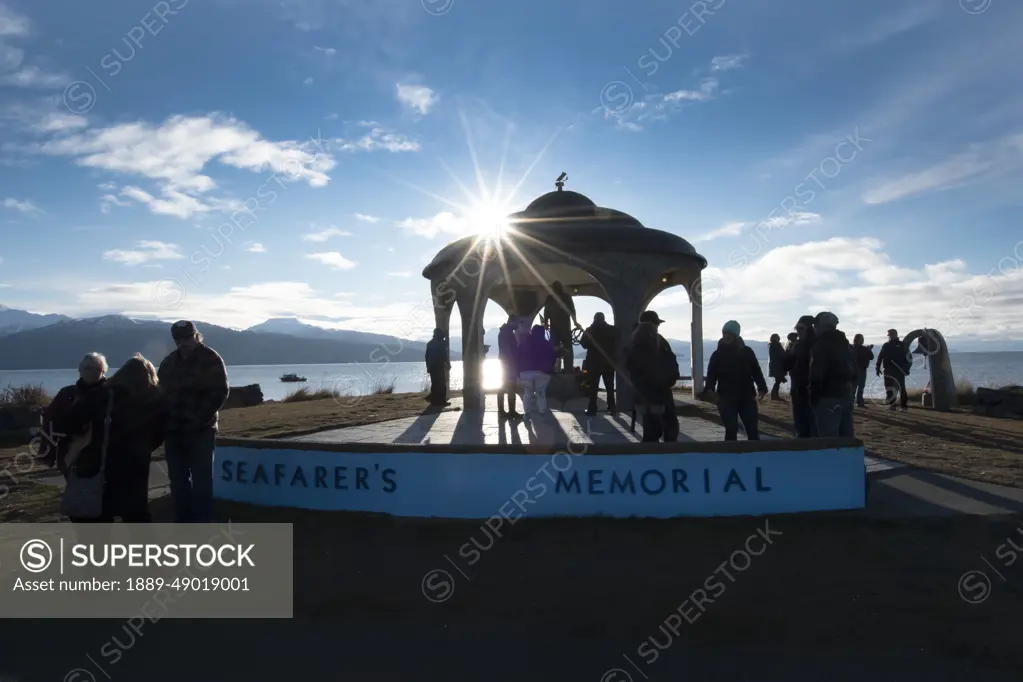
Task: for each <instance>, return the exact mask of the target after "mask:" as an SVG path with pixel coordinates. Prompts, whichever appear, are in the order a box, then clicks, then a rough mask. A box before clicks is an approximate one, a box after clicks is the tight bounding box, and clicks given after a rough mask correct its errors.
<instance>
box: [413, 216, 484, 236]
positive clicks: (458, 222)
mask: <svg viewBox="0 0 1023 682" xmlns="http://www.w3.org/2000/svg"><path fill="white" fill-rule="evenodd" d="M394 225H395V226H396V227H400V228H401V229H403V230H405V231H406V232H408V233H410V234H414V235H416V236H418V237H426V238H427V239H432V238H434V237H436V236H437V235H439V234H447V235H455V236H460V237H461V236H468V235H470V234H474V233H475V230H473V229H472V228H471V227H470V226H469V225H468V223H466V221H464V220H462V219H461V218H459V217H458V216H456V215H455V214H454V213H451V212H450V211H442V212H440V213H438V214H437V215H435V216H433V217H431V218H405V219H404V220H399V221H398V222H396V223H394Z"/></svg>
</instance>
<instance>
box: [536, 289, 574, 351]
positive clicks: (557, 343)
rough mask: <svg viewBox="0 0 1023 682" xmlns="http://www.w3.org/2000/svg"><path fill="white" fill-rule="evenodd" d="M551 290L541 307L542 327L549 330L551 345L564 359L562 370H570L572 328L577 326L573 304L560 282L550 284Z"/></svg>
mask: <svg viewBox="0 0 1023 682" xmlns="http://www.w3.org/2000/svg"><path fill="white" fill-rule="evenodd" d="M551 290H552V293H551V295H550V296H548V297H547V300H546V302H544V306H543V326H545V327H547V328H548V329H550V330H551V343H552V344H554V349H555V351H557V352H558V353H560V354H561V357H562V358H564V362H565V365H564V368H565V369H566V370H570V369H572V368H573V367H575V359H574V351H573V349H572V327H573V326H576V327H578V326H579V322H578V321H577V320H576V317H575V303H573V302H572V295H571V294H569V293H568V292H567V291H565V288H564V286H563V285H562V284H561V282H555V283H554V284H552V285H551Z"/></svg>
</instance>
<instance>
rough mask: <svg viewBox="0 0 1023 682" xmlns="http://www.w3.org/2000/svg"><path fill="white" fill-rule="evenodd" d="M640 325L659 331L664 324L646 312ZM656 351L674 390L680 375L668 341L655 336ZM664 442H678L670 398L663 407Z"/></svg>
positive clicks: (675, 421) (675, 416) (641, 316)
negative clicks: (649, 324)
mask: <svg viewBox="0 0 1023 682" xmlns="http://www.w3.org/2000/svg"><path fill="white" fill-rule="evenodd" d="M639 321H640V323H643V322H649V323H651V324H652V325H654V330H655V331H656V330H658V329H660V327H661V325H662V324H664V320H662V319H661V318H660V317H659V316H658V315H657V313H655V312H654V311H653V310H647V311H644V312H643V313H641V314H640V316H639ZM657 351H658V352H659V353H660V354H661V355H662V356H663V358H662V360H661V362H662V363H663V364H664V366H665V367H667V368H668V369H667V371H668V373H669V375H670V376H669V377H667V379H669V380H670V381H671V386H672V387H673V388H674V386H675V384H676V383H678V381H679V380H680V379H681V378H682V373H681V372H680V371H679V368H678V358H677V357H675V353H674V352H673V351H672V350H671V344H669V343H668V340H667V339H666V338H664V337H663V336H661V335H660V334H659V333H658V334H657ZM663 421H664V442H665V443H674V442H676V441H678V412H677V411H676V410H675V398H674V397H672V398H671V399H670V400H668V401H667V402H666V403H665V405H664V420H663Z"/></svg>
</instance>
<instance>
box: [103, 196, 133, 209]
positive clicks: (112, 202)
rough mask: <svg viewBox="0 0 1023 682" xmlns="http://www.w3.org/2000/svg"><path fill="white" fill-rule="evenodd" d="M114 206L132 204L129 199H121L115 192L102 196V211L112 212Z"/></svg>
mask: <svg viewBox="0 0 1023 682" xmlns="http://www.w3.org/2000/svg"><path fill="white" fill-rule="evenodd" d="M114 206H121V207H122V208H123V207H125V206H131V204H129V203H128V202H127V201H122V200H121V199H118V198H117V197H116V196H114V195H113V194H104V195H103V196H102V197H100V199H99V210H100V211H101V212H103V213H110V209H111V208H112V207H114Z"/></svg>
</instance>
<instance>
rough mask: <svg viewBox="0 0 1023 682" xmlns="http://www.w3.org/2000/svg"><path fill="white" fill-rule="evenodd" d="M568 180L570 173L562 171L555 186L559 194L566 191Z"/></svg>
mask: <svg viewBox="0 0 1023 682" xmlns="http://www.w3.org/2000/svg"><path fill="white" fill-rule="evenodd" d="M567 178H568V173H566V172H564V171H562V172H561V175H559V176H558V179H557V180H555V181H554V186H555V187H557V188H558V191H559V192H561V191H564V189H565V180H566V179H567Z"/></svg>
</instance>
